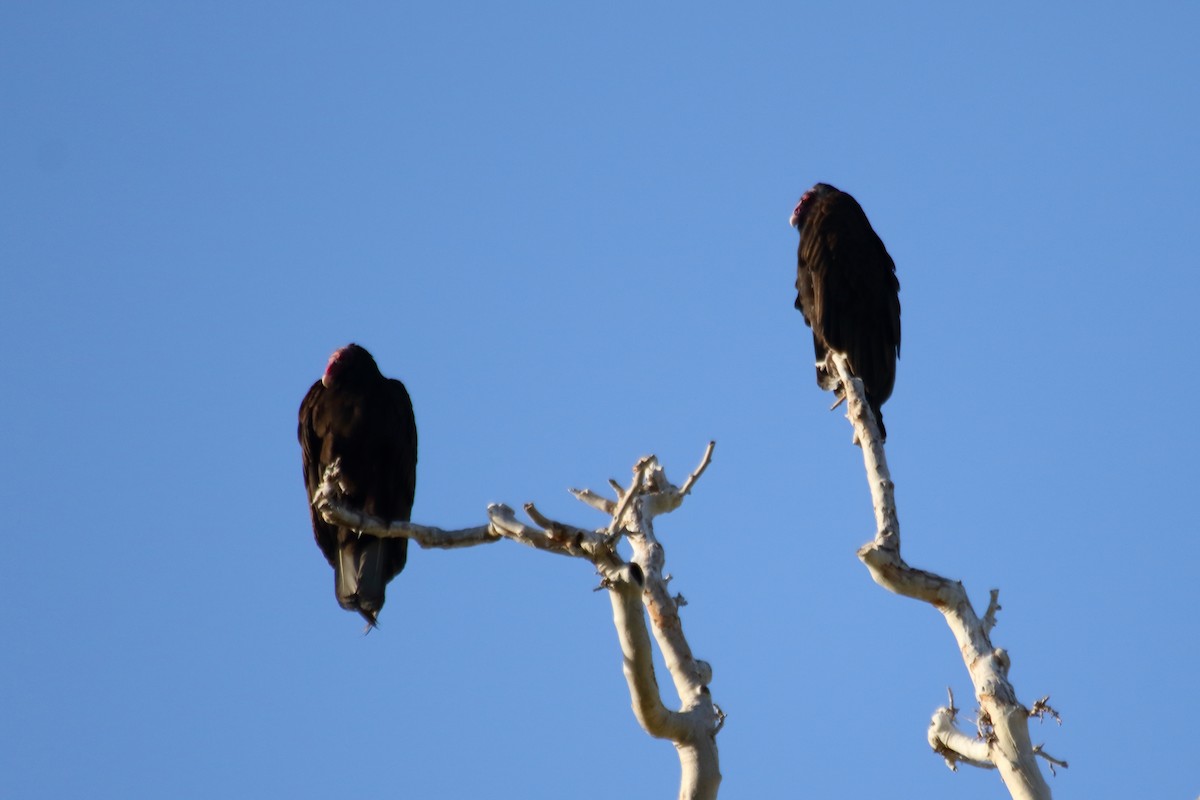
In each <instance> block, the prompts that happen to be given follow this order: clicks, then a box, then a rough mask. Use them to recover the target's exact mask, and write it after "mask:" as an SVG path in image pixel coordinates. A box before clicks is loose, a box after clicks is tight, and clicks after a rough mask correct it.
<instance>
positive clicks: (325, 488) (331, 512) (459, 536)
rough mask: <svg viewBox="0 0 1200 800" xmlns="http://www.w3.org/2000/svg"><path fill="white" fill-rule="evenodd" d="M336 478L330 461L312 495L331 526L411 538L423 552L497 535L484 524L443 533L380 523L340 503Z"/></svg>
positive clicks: (475, 542) (468, 544) (392, 522)
mask: <svg viewBox="0 0 1200 800" xmlns="http://www.w3.org/2000/svg"><path fill="white" fill-rule="evenodd" d="M339 478H340V474H339V471H338V463H337V461H334V463H333V464H330V465H329V467H328V468H327V469H326V470H325V475H324V477H323V479H322V481H321V486H320V488H318V489H317V491H316V493H315V494H314V495H313V506H314V507H315V508H316V510H317V511H318V512H319V513H320V514H321V516H322V517H323V518H324V519H325V521H326V522H328V523H329V524H331V525H342V526H344V527H347V528H353V529H354V530H356V531H358V532H359V533H369V534H371V535H372V536H379V537H384V538H387V537H394V538H400V537H403V538H406V539H411V540H413V541H414V542H416V543H417V544H419V545H420V546H421V547H424V548H427V549H428V548H442V549H450V548H455V547H471V546H473V545H479V544H491V543H492V542H496V541H499V536H497V535H496V534H495V533H494V532H493V531H492V530H491V528H490V526H488V525H479V526H476V527H474V528H461V529H459V530H443V529H442V528H434V527H431V526H429V525H417V524H415V523H412V522H408V521H405V520H384V519H380V518H379V517H375V516H371V515H370V514H365V513H363V512H362V511H360V510H358V509H355V508H351V507H350V506H348V505H346V503H345V502H344V501H343V499H342V494H343V493H342V489H341V486H340V484H339V482H338V480H339Z"/></svg>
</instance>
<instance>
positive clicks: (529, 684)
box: [0, 2, 1200, 798]
mask: <svg viewBox="0 0 1200 800" xmlns="http://www.w3.org/2000/svg"><path fill="white" fill-rule="evenodd" d="M1198 23H1200V11H1197V9H1196V7H1195V6H1194V5H1192V4H1185V3H1160V4H1150V5H1148V6H1142V7H1140V8H1139V9H1138V10H1136V11H1135V10H1133V7H1132V6H1130V5H1129V4H1114V3H1093V4H1086V5H1085V4H1068V5H1066V6H1063V7H1053V6H1047V5H1045V4H1034V3H1017V4H1007V5H1003V6H999V5H990V6H987V7H986V8H984V7H975V6H963V5H962V4H924V3H922V4H917V5H912V4H905V5H904V6H903V7H901V6H900V5H898V4H890V3H844V4H832V3H830V4H820V5H817V4H796V3H788V4H785V3H754V2H751V3H743V4H738V6H737V7H736V8H731V7H729V6H727V5H725V4H707V3H687V4H683V3H670V4H652V5H647V4H633V3H622V2H618V3H607V4H599V5H597V4H592V5H590V6H588V7H586V8H585V7H581V5H580V4H568V3H536V2H531V3H521V2H517V3H508V4H503V5H500V4H495V5H484V4H473V3H440V4H423V5H420V6H418V5H417V4H407V5H401V4H396V3H382V2H360V3H351V4H317V3H305V2H299V3H239V4H232V3H227V4H200V5H192V6H186V7H185V6H184V5H180V4H162V3H149V2H143V3H120V2H118V3H106V4H97V3H56V2H41V3H15V2H14V3H6V4H4V5H3V6H2V7H0V76H2V78H0V119H3V120H4V122H3V124H2V125H0V187H2V188H0V203H2V207H0V262H2V263H3V265H4V268H3V276H4V277H3V286H4V292H3V296H4V297H5V299H6V301H7V302H6V310H5V313H4V314H3V315H2V316H0V337H2V341H3V343H4V349H5V352H6V353H7V359H6V366H7V378H8V380H7V382H6V390H5V392H4V395H3V397H4V399H3V401H2V402H3V408H4V411H5V416H6V418H7V419H8V420H9V421H10V423H9V425H8V427H7V429H6V433H5V442H6V448H5V449H6V453H7V457H6V458H5V459H4V461H3V464H2V466H0V498H2V499H3V503H4V507H5V509H6V512H7V518H8V525H7V528H8V536H9V537H10V538H9V542H10V545H9V547H8V549H7V555H6V557H5V559H4V562H3V563H4V571H5V574H6V576H7V596H8V600H7V601H6V602H4V603H3V604H0V633H2V634H3V638H4V641H5V647H4V648H3V649H2V651H0V686H3V687H4V688H3V690H0V691H2V694H0V702H2V704H3V712H2V713H0V720H2V722H0V729H2V732H3V740H4V746H3V747H2V748H0V794H3V795H4V796H11V797H20V798H66V797H122V798H128V797H179V798H190V797H196V798H209V797H216V796H221V797H284V796H286V797H292V798H308V797H313V798H316V797H329V796H331V794H333V793H337V794H339V795H341V796H387V795H389V794H390V795H397V796H399V795H403V796H408V797H445V798H467V797H481V796H503V797H522V798H558V797H575V798H602V797H611V796H613V794H614V793H616V792H617V791H620V792H622V793H625V794H627V795H628V796H634V797H670V796H673V793H674V791H675V789H676V785H677V776H678V765H677V761H676V758H675V755H674V752H673V751H672V749H671V747H670V746H669V745H668V744H665V743H663V742H659V741H656V740H652V739H650V738H649V737H647V736H646V735H645V734H644V733H643V732H642V731H641V730H640V729H639V728H638V727H637V724H636V722H635V721H634V719H633V716H632V713H631V712H630V710H629V700H628V695H627V692H626V688H625V684H624V680H623V678H622V676H621V671H620V660H619V652H618V650H617V647H616V641H615V635H614V633H613V630H612V626H611V620H610V610H609V604H608V601H607V599H605V598H604V596H603V595H602V594H599V593H593V592H592V591H591V589H592V587H593V586H594V585H595V582H596V581H595V578H594V576H593V575H592V574H591V570H590V569H589V568H588V567H587V566H586V565H585V564H583V563H582V562H571V561H567V560H564V559H560V558H556V557H552V556H549V555H546V554H542V553H538V552H533V551H528V550H525V549H522V548H520V547H518V546H516V545H512V544H511V543H506V542H505V543H500V544H496V545H493V546H489V547H486V548H477V549H474V550H470V551H462V552H430V551H416V552H414V553H413V554H412V555H411V557H410V560H409V566H408V568H407V570H406V571H405V572H404V574H403V575H402V576H401V577H400V578H398V579H397V580H396V581H395V582H393V584H392V586H391V588H390V591H389V594H388V605H387V607H386V608H385V610H384V612H383V615H382V616H381V623H382V627H381V629H380V630H379V631H378V632H377V633H375V634H372V635H371V636H368V637H363V636H362V635H361V634H360V631H361V624H360V621H359V619H358V618H357V617H356V616H354V615H351V614H347V613H345V612H343V611H341V610H340V609H339V608H338V607H337V604H336V602H335V599H334V596H333V587H332V577H331V575H332V573H331V571H330V570H329V568H328V566H327V565H326V563H325V562H324V560H323V559H322V558H321V555H320V553H319V552H318V550H317V548H316V546H315V544H314V543H313V541H312V534H311V529H310V527H309V522H308V514H307V510H306V507H305V498H304V493H303V488H302V483H301V476H300V460H299V448H298V446H297V444H296V441H295V425H296V408H297V406H298V405H299V402H300V399H301V397H302V396H303V395H304V392H305V390H306V389H307V387H308V386H309V385H310V384H311V383H312V381H313V380H315V379H316V378H317V377H318V376H319V374H320V372H321V369H322V368H323V366H324V364H325V360H326V358H327V357H328V355H329V353H330V352H331V351H332V350H333V349H335V348H336V347H338V346H340V345H342V344H344V343H346V342H348V341H357V342H360V343H362V344H364V345H365V346H367V347H368V348H370V349H371V350H372V352H373V353H374V354H375V356H376V358H377V360H378V361H379V364H380V366H381V368H382V369H383V370H384V372H385V373H386V374H389V375H392V376H395V377H399V378H401V379H403V380H404V381H405V382H406V384H407V385H408V387H409V390H410V392H411V394H412V397H413V401H414V405H415V410H416V416H417V423H418V427H419V429H420V436H421V454H420V465H419V477H418V484H417V499H416V505H415V508H414V510H413V514H414V519H416V520H417V521H420V522H424V523H428V524H435V525H441V526H446V527H449V526H466V525H473V524H478V523H480V522H481V521H482V520H483V519H484V509H485V507H486V504H487V503H489V502H507V503H509V504H511V505H514V506H519V504H521V503H523V502H526V501H530V500H534V501H537V502H538V504H539V506H540V507H541V508H542V509H543V510H544V511H545V512H546V513H549V514H551V515H554V516H558V517H560V518H562V519H564V520H565V521H569V522H573V523H575V524H580V525H600V524H602V523H603V520H602V519H600V518H599V517H598V515H596V514H595V512H593V511H591V510H590V509H588V508H585V507H584V506H582V505H580V504H579V503H577V502H575V501H574V500H572V499H571V498H570V497H569V495H568V494H567V492H566V489H567V487H570V486H589V487H593V488H597V489H601V488H603V487H604V481H605V479H607V478H608V477H610V476H614V477H618V478H620V479H622V480H625V479H626V478H627V476H628V474H629V469H630V467H631V466H632V464H633V463H634V461H635V460H636V459H637V458H638V457H639V456H641V455H643V454H646V453H651V452H652V453H656V454H658V455H659V457H660V458H661V459H662V461H663V462H664V464H665V466H666V468H667V470H668V474H669V475H671V476H673V477H674V478H676V479H677V480H681V479H682V478H683V477H684V475H686V473H687V471H688V470H690V469H691V468H692V467H693V466H694V465H695V463H696V461H697V459H698V458H699V457H700V455H701V453H702V452H703V448H704V445H705V443H706V442H707V441H708V440H709V439H715V440H716V441H717V449H716V454H715V460H714V462H713V465H712V467H711V468H710V469H709V471H708V473H707V474H706V475H705V476H704V478H703V479H702V480H701V482H700V484H699V485H698V486H697V489H696V492H695V494H694V496H693V497H692V498H691V499H690V500H689V502H688V503H687V504H686V505H685V506H684V507H683V508H682V509H680V510H679V511H678V512H676V513H675V514H673V515H671V516H670V517H668V518H664V519H662V520H661V521H660V523H659V533H660V536H661V538H662V539H663V541H664V543H665V545H666V547H667V559H668V569H669V571H671V572H672V573H673V574H674V575H675V576H676V577H675V583H674V584H673V588H677V589H678V590H679V591H681V592H682V593H683V594H685V595H686V597H687V598H688V600H689V603H690V604H689V605H688V606H687V608H686V609H685V610H684V624H685V626H686V630H687V633H688V636H689V639H690V641H691V644H692V647H693V649H694V650H695V651H696V653H697V654H698V655H699V656H700V657H702V658H705V659H706V660H708V661H709V662H710V663H711V664H712V665H713V669H714V680H713V683H712V691H713V694H714V697H715V698H716V700H717V701H718V702H719V703H720V704H721V706H722V707H723V708H724V709H725V710H726V711H727V712H728V714H729V719H728V722H727V725H726V728H725V730H724V731H723V732H722V733H721V736H720V739H719V744H720V748H721V758H722V765H721V766H722V771H723V773H724V775H725V782H724V784H723V789H722V797H727V798H751V797H787V796H803V795H811V796H822V795H829V794H831V793H837V794H838V795H839V796H846V797H869V796H879V795H880V794H882V793H884V792H888V793H895V792H896V791H897V787H900V790H901V794H905V795H907V796H915V795H918V794H919V795H920V796H921V797H925V798H942V797H945V798H951V797H954V798H957V797H964V796H973V797H1004V796H1006V795H1005V793H1004V791H1003V787H1002V785H1001V784H1000V782H999V779H998V777H997V776H996V775H995V774H994V773H979V772H974V771H964V772H960V773H959V774H957V775H954V774H951V773H950V772H948V771H947V770H946V769H945V767H944V766H942V764H941V762H940V760H939V759H938V758H936V757H935V756H934V755H932V754H931V753H930V752H929V750H928V747H927V745H926V744H925V726H926V724H927V722H928V719H929V716H930V714H931V713H932V712H933V710H934V709H935V708H936V707H937V706H938V705H939V704H941V703H942V702H943V701H944V697H945V687H946V686H947V685H950V686H953V687H954V688H955V694H956V696H957V697H958V698H959V700H960V703H962V702H963V701H965V700H966V698H968V697H969V695H970V687H969V683H968V681H967V677H966V673H965V670H964V669H963V666H962V664H961V661H960V659H959V657H958V654H957V651H956V648H955V646H954V642H953V639H952V638H951V636H950V633H949V631H948V630H947V628H946V626H945V625H944V623H943V622H942V620H941V618H940V616H939V615H937V614H936V613H935V612H934V611H933V610H931V609H930V608H928V607H925V606H921V605H918V604H916V603H914V602H911V601H908V600H903V599H899V598H896V597H893V596H890V595H888V594H887V593H885V592H884V591H882V590H881V589H879V588H878V587H876V586H875V585H874V584H873V583H871V581H870V579H869V577H868V575H867V572H866V570H865V569H864V568H863V567H862V566H861V565H860V564H859V563H858V561H857V560H856V559H855V557H854V551H855V549H856V548H857V547H858V546H859V545H860V544H861V543H862V542H864V541H866V540H867V539H868V538H870V535H871V532H872V517H871V511H870V506H869V498H868V495H867V491H866V486H865V483H864V480H863V475H862V467H861V460H860V457H859V453H858V451H857V450H856V449H855V448H852V447H851V446H850V444H849V440H850V431H849V426H848V425H847V423H846V422H845V420H844V419H842V418H841V416H840V415H839V414H830V413H827V412H826V411H825V409H826V408H827V407H828V405H829V400H830V398H829V397H828V396H827V395H824V394H822V393H821V392H820V391H819V390H818V389H817V387H816V386H815V383H814V381H813V375H812V367H811V345H810V338H809V334H808V331H807V330H806V329H805V328H804V326H803V322H802V320H801V317H800V315H799V314H798V313H797V312H796V311H794V310H793V309H792V299H793V296H794V294H793V289H792V281H793V280H794V267H795V245H796V235H795V232H794V231H793V230H791V229H790V228H789V227H788V225H787V217H788V214H789V213H790V211H791V209H792V205H793V204H794V202H795V200H796V198H797V197H798V196H799V194H800V193H801V192H802V191H803V190H804V189H805V188H807V187H808V186H810V185H811V184H813V183H814V182H816V181H818V180H822V181H828V182H830V183H833V184H835V185H837V186H839V187H840V188H843V189H845V190H847V191H850V192H851V193H853V194H854V195H855V196H856V197H857V198H858V199H859V201H860V202H861V203H862V204H863V206H864V207H865V209H866V210H867V213H868V215H869V216H870V218H871V220H872V222H873V224H874V226H875V228H876V230H877V231H878V232H879V233H880V235H881V236H882V238H883V240H884V241H885V242H886V243H887V246H888V248H889V250H890V252H891V254H892V255H893V257H894V259H895V261H896V264H897V269H898V274H899V277H900V281H901V300H902V303H903V324H904V340H903V350H902V359H901V362H900V365H899V375H898V379H897V385H896V391H895V395H894V396H893V398H892V400H891V401H890V402H889V404H888V405H887V407H886V414H887V422H888V430H889V434H890V440H889V443H888V455H889V459H890V461H891V466H892V471H893V475H894V477H895V478H896V481H897V485H898V489H897V499H898V503H899V511H900V519H901V524H902V530H903V534H904V548H905V551H904V552H905V557H906V559H907V560H908V561H909V563H911V564H914V565H916V566H920V567H924V568H927V569H932V570H935V571H938V572H941V573H944V574H946V575H949V576H953V577H957V578H960V579H962V580H963V581H964V582H965V584H966V586H967V587H968V589H969V591H970V593H971V595H972V596H973V597H974V598H975V600H976V603H977V605H978V606H980V608H982V606H983V605H984V604H985V603H986V597H987V590H988V589H989V588H991V587H993V586H998V587H999V588H1000V589H1001V602H1002V604H1003V607H1004V608H1003V611H1002V612H1001V616H1000V624H999V626H998V627H997V628H996V630H995V631H994V634H993V639H994V641H995V643H996V644H997V645H999V646H1003V647H1005V648H1007V649H1008V650H1009V652H1010V654H1011V657H1012V660H1013V668H1012V673H1011V677H1012V680H1013V683H1014V685H1015V686H1016V689H1017V691H1018V693H1019V696H1020V697H1021V699H1022V700H1023V701H1024V702H1026V703H1032V702H1033V701H1034V700H1035V699H1037V698H1038V697H1040V696H1042V695H1044V694H1049V695H1050V696H1051V703H1052V704H1053V705H1054V706H1055V707H1056V708H1058V709H1059V710H1060V711H1061V712H1062V714H1063V718H1064V725H1063V726H1062V727H1061V728H1059V727H1057V726H1055V725H1053V724H1052V723H1043V724H1041V725H1039V724H1037V723H1035V724H1034V729H1033V735H1034V738H1035V741H1044V742H1045V743H1046V747H1047V750H1048V751H1049V752H1051V753H1052V754H1054V755H1055V756H1057V757H1060V758H1065V759H1067V760H1069V761H1070V762H1071V765H1072V766H1071V768H1070V769H1069V770H1067V771H1066V772H1060V773H1059V776H1058V777H1057V778H1054V779H1052V786H1053V788H1054V790H1055V792H1056V793H1057V794H1058V795H1059V796H1063V797H1072V796H1074V797H1105V796H1107V797H1130V796H1147V797H1148V796H1154V797H1195V796H1196V795H1197V794H1200V776H1197V774H1196V771H1195V769H1194V766H1193V762H1194V757H1195V752H1196V736H1195V732H1194V730H1193V728H1192V725H1191V720H1192V718H1193V717H1194V716H1195V715H1196V713H1197V711H1198V710H1200V694H1198V691H1197V688H1196V680H1195V668H1194V648H1195V643H1196V640H1197V626H1196V622H1195V614H1194V609H1195V607H1196V604H1197V600H1198V599H1200V590H1197V588H1196V587H1197V581H1196V568H1197V566H1198V565H1200V544H1198V543H1197V537H1196V536H1195V534H1194V530H1193V529H1194V527H1195V524H1194V521H1193V520H1192V518H1191V514H1190V513H1189V511H1188V509H1190V508H1192V507H1193V506H1194V505H1195V502H1196V501H1195V497H1196V489H1195V486H1194V480H1192V471H1193V466H1194V465H1193V463H1192V462H1193V461H1194V454H1195V452H1196V447H1197V445H1198V444H1200V442H1198V441H1197V438H1198V437H1197V434H1196V427H1195V421H1194V418H1193V417H1194V415H1193V414H1192V413H1191V411H1190V401H1191V399H1192V398H1194V397H1195V396H1196V394H1197V392H1198V391H1200V380H1198V378H1197V372H1196V366H1197V358H1196V344H1197V338H1198V337H1197V332H1196V328H1195V320H1194V318H1195V311H1194V309H1195V306H1196V302H1197V298H1198V295H1200V279H1198V278H1197V271H1196V269H1195V267H1196V264H1195V256H1194V255H1191V254H1194V253H1195V252H1196V243H1197V242H1196V240H1197V228H1196V222H1195V220H1196V217H1197V210H1198V208H1197V206H1198V204H1197V200H1196V195H1195V188H1194V187H1195V186H1196V184H1197V180H1198V178H1200V174H1198V173H1200V169H1198V166H1200V165H1198V159H1197V156H1196V142H1197V141H1198V140H1200V131H1198V128H1200V125H1198V112H1197V104H1196V101H1195V94H1194V84H1195V80H1196V76H1197V74H1200V70H1198V67H1200V63H1198V62H1200V56H1198V55H1197V52H1196V47H1195V41H1194V39H1195V31H1196V29H1197V25H1198ZM660 684H662V685H663V686H669V681H667V680H666V679H665V677H663V678H661V679H660Z"/></svg>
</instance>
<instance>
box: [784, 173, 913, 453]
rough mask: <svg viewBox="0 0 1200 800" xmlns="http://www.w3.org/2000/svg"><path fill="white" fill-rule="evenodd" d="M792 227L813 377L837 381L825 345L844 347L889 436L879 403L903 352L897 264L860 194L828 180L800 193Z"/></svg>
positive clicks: (822, 382)
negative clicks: (795, 232) (797, 238)
mask: <svg viewBox="0 0 1200 800" xmlns="http://www.w3.org/2000/svg"><path fill="white" fill-rule="evenodd" d="M792 227H793V228H796V229H797V230H799V231H800V250H799V253H798V256H799V257H798V264H797V267H796V291H797V294H796V308H798V309H800V311H801V312H802V313H803V314H804V321H805V322H806V323H808V326H809V327H810V328H812V332H813V349H814V350H815V351H816V356H817V384H818V385H819V386H820V387H821V388H822V389H829V390H833V389H836V388H837V386H838V378H837V371H836V370H835V369H834V368H833V365H832V364H830V363H828V362H827V360H826V359H827V357H828V354H829V352H830V351H833V352H838V353H843V354H845V356H846V358H847V360H848V361H849V362H850V368H851V369H852V370H853V371H854V374H855V375H856V376H857V377H859V378H861V379H862V382H863V387H864V388H865V389H866V392H867V403H868V404H869V405H870V406H871V410H872V411H873V412H875V421H876V422H878V423H879V434H880V436H881V437H882V438H883V439H884V440H886V439H887V430H886V429H885V428H884V427H883V413H882V411H880V406H882V405H883V403H884V401H886V400H887V399H888V398H889V397H891V396H892V386H893V384H895V382H896V358H897V357H898V356H899V355H900V297H899V292H900V282H899V281H898V280H896V265H895V264H894V263H892V257H891V256H889V255H888V252H887V249H886V248H885V247H884V246H883V242H882V241H881V240H880V239H879V236H878V235H876V233H875V231H874V229H872V228H871V223H870V222H868V221H867V215H866V214H865V213H863V210H862V206H860V205H859V204H858V201H857V200H855V199H854V198H853V197H851V196H850V195H848V194H846V193H845V192H843V191H839V190H838V189H835V188H834V187H832V186H830V185H829V184H827V183H818V184H817V185H816V186H814V187H813V188H811V189H809V190H808V191H807V192H805V193H804V196H803V197H801V198H800V202H799V203H797V204H796V208H795V209H794V210H793V211H792Z"/></svg>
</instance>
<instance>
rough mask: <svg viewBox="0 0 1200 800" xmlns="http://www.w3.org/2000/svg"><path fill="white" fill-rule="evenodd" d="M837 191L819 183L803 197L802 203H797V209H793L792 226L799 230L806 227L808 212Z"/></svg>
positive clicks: (801, 198) (826, 184)
mask: <svg viewBox="0 0 1200 800" xmlns="http://www.w3.org/2000/svg"><path fill="white" fill-rule="evenodd" d="M836 191H837V189H835V188H834V187H832V186H830V185H829V184H828V183H818V184H817V185H816V186H814V187H812V188H811V189H809V190H808V191H807V192H805V193H804V194H803V195H801V197H800V202H799V203H796V207H795V208H793V209H792V219H791V223H790V224H791V226H792V227H793V228H796V229H797V230H799V229H800V228H802V227H803V226H804V218H805V217H806V216H808V212H809V211H811V210H812V207H813V206H814V205H815V204H816V200H818V199H819V198H822V197H824V196H825V195H827V194H832V193H833V192H836Z"/></svg>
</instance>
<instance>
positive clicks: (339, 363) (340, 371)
mask: <svg viewBox="0 0 1200 800" xmlns="http://www.w3.org/2000/svg"><path fill="white" fill-rule="evenodd" d="M378 374H379V367H378V366H376V365H375V359H374V358H372V357H371V354H370V353H368V352H367V349H366V348H365V347H360V346H358V345H356V344H348V345H346V346H345V347H343V348H341V349H340V350H337V351H336V352H334V354H333V355H331V356H330V357H329V363H328V364H327V365H326V366H325V374H324V375H322V376H321V383H322V384H324V385H325V388H326V389H328V388H330V387H331V386H333V385H335V384H341V385H346V384H353V383H357V382H359V381H360V380H362V379H364V378H371V377H373V376H375V375H378Z"/></svg>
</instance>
